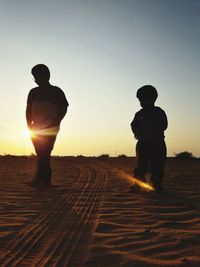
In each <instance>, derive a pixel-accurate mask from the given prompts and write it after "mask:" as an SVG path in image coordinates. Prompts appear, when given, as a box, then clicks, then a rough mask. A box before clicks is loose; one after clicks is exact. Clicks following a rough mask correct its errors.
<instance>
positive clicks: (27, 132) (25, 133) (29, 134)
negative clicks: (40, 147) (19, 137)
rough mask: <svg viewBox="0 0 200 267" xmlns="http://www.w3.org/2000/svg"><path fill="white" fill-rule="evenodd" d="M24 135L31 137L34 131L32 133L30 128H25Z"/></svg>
mask: <svg viewBox="0 0 200 267" xmlns="http://www.w3.org/2000/svg"><path fill="white" fill-rule="evenodd" d="M23 136H24V137H27V138H28V137H31V136H32V133H31V131H30V130H28V129H25V130H24V131H23Z"/></svg>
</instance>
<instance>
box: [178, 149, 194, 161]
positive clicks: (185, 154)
mask: <svg viewBox="0 0 200 267" xmlns="http://www.w3.org/2000/svg"><path fill="white" fill-rule="evenodd" d="M175 157H176V158H179V159H193V158H195V157H194V156H193V154H192V153H191V152H188V151H184V152H180V153H177V154H175Z"/></svg>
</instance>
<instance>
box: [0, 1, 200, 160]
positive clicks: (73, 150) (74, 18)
mask: <svg viewBox="0 0 200 267" xmlns="http://www.w3.org/2000/svg"><path fill="white" fill-rule="evenodd" d="M0 33H1V35H0V77H1V91H0V95H1V105H0V124H1V134H0V144H1V145H0V154H1V155H2V154H16V155H25V154H27V155H29V154H31V153H34V149H33V146H32V143H31V141H30V138H29V137H27V136H24V131H25V130H26V128H27V127H26V120H25V109H26V100H27V95H28V92H29V91H30V89H31V88H33V87H35V86H36V84H35V83H34V81H33V77H32V75H31V68H32V67H33V66H34V65H36V64H38V63H43V64H46V65H47V66H48V67H49V68H50V71H51V80H50V82H51V84H53V85H57V86H59V87H60V88H61V89H62V90H63V91H64V92H65V94H66V97H67V99H68V102H69V104H70V105H69V108H68V112H67V115H66V116H65V118H64V119H63V121H62V124H61V129H60V132H59V134H58V137H57V141H56V144H55V147H54V150H53V154H54V155H75V156H76V155H86V156H99V155H101V154H109V155H111V156H117V155H121V154H126V155H128V156H135V144H136V140H135V139H134V136H133V134H132V132H131V128H130V123H131V121H132V119H133V117H134V114H135V113H136V112H137V111H138V110H140V108H141V107H140V105H139V102H138V100H137V98H136V91H137V89H138V88H139V87H141V86H143V85H145V84H152V85H153V86H155V87H156V88H157V90H158V94H159V96H158V99H157V101H156V105H157V106H160V107H161V108H162V109H163V110H165V112H166V114H167V116H168V122H169V126H168V129H167V130H166V132H165V136H166V138H165V139H166V143H167V148H168V156H173V155H174V153H179V152H182V151H189V152H192V153H193V155H195V156H200V142H199V141H200V140H199V137H200V123H199V115H200V105H199V99H200V88H199V84H200V75H199V71H200V53H199V47H200V1H199V0H167V1H166V0H123V1H121V0H57V1H54V0H35V1H27V0H0Z"/></svg>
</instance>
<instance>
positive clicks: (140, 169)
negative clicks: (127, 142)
mask: <svg viewBox="0 0 200 267" xmlns="http://www.w3.org/2000/svg"><path fill="white" fill-rule="evenodd" d="M148 163H149V148H148V144H147V143H146V142H144V141H140V140H139V141H138V142H137V144H136V166H135V168H134V171H133V174H134V176H135V177H137V178H139V179H141V180H143V181H144V180H145V177H144V176H145V174H146V173H147V171H148Z"/></svg>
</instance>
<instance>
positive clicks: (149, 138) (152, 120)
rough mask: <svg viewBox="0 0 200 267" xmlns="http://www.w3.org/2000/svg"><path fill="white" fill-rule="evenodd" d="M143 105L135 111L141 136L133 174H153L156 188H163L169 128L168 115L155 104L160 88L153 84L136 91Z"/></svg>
mask: <svg viewBox="0 0 200 267" xmlns="http://www.w3.org/2000/svg"><path fill="white" fill-rule="evenodd" d="M136 96H137V98H138V99H139V101H140V105H141V107H142V109H141V110H140V111H138V112H137V113H136V114H135V117H134V119H133V121H132V122H131V128H132V131H133V133H134V135H135V138H136V139H137V140H138V141H137V144H136V166H135V169H134V176H135V177H137V178H139V179H141V180H143V181H145V174H146V173H147V172H149V173H150V174H151V177H150V181H151V183H152V185H153V187H154V189H155V190H156V191H157V192H163V191H164V189H163V187H162V181H163V176H164V165H165V160H166V145H165V140H164V138H165V136H164V131H165V130H166V129H167V116H166V114H165V112H164V111H163V110H162V109H161V108H160V107H156V106H154V103H155V101H156V99H157V97H158V93H157V90H156V89H155V87H153V86H151V85H145V86H142V87H141V88H140V89H138V91H137V95H136Z"/></svg>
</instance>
